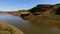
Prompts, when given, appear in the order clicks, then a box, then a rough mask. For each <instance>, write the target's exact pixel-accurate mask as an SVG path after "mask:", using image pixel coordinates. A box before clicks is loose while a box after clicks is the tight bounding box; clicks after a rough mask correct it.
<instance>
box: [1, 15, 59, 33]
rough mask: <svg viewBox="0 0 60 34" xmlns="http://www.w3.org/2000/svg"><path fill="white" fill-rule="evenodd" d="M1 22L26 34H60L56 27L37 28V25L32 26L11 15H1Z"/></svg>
mask: <svg viewBox="0 0 60 34" xmlns="http://www.w3.org/2000/svg"><path fill="white" fill-rule="evenodd" d="M0 21H4V22H7V23H9V24H11V25H13V26H15V27H17V28H19V29H20V30H22V31H23V32H24V33H25V34H60V29H58V28H57V27H56V26H54V27H52V28H49V27H48V28H47V27H46V26H37V25H36V24H35V25H34V24H31V23H30V22H29V21H26V20H23V19H22V18H19V17H16V16H12V15H9V14H0Z"/></svg>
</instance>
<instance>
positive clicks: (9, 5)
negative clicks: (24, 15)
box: [0, 0, 60, 11]
mask: <svg viewBox="0 0 60 34" xmlns="http://www.w3.org/2000/svg"><path fill="white" fill-rule="evenodd" d="M56 3H60V0H0V11H15V10H27V9H31V8H33V7H35V6H36V5H38V4H56Z"/></svg>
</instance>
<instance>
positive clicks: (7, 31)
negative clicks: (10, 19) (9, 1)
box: [0, 21, 23, 34]
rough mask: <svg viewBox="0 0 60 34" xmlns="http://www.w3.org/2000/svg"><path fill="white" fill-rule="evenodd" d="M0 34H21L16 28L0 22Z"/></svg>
mask: <svg viewBox="0 0 60 34" xmlns="http://www.w3.org/2000/svg"><path fill="white" fill-rule="evenodd" d="M0 34H23V33H22V32H21V31H20V30H19V29H17V28H16V27H14V26H12V25H10V24H7V23H5V22H1V21H0Z"/></svg>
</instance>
